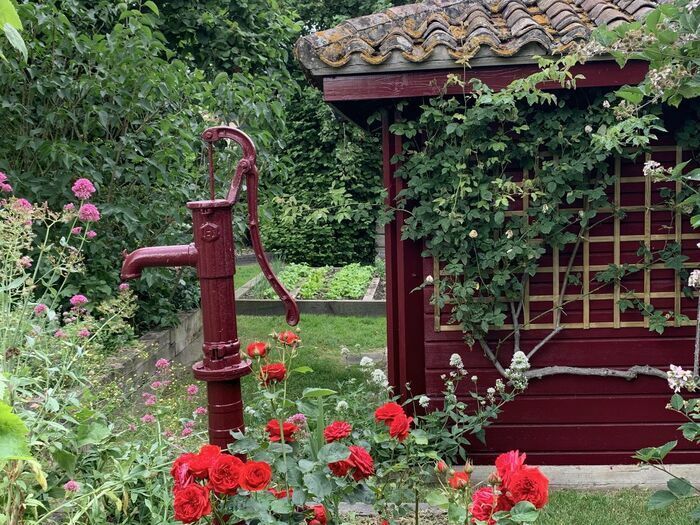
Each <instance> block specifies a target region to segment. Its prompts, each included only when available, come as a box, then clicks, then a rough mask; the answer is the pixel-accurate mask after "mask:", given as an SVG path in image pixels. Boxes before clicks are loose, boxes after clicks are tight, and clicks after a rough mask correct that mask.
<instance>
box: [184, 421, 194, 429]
mask: <svg viewBox="0 0 700 525" xmlns="http://www.w3.org/2000/svg"><path fill="white" fill-rule="evenodd" d="M194 426H195V422H194V421H185V424H184V427H185V428H194Z"/></svg>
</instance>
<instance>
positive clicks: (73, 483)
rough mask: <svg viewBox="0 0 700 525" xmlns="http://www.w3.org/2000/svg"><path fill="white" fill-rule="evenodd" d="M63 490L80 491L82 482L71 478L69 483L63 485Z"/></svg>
mask: <svg viewBox="0 0 700 525" xmlns="http://www.w3.org/2000/svg"><path fill="white" fill-rule="evenodd" d="M63 490H65V491H66V492H79V491H80V483H78V482H77V481H75V480H73V479H71V480H70V481H68V482H67V483H65V484H64V485H63Z"/></svg>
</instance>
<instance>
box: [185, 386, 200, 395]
mask: <svg viewBox="0 0 700 525" xmlns="http://www.w3.org/2000/svg"><path fill="white" fill-rule="evenodd" d="M198 393H199V387H198V386H197V385H188V386H187V395H188V396H190V397H192V396H196V395H197V394H198Z"/></svg>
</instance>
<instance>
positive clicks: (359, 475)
mask: <svg viewBox="0 0 700 525" xmlns="http://www.w3.org/2000/svg"><path fill="white" fill-rule="evenodd" d="M349 448H350V457H349V458H348V459H347V461H348V462H349V463H350V464H351V465H352V466H353V467H354V470H353V471H352V479H354V480H355V481H361V480H363V479H366V478H368V477H370V476H371V475H372V474H374V460H373V459H372V456H370V455H369V453H368V452H367V451H366V450H365V449H364V448H362V447H358V446H356V445H352V446H351V447H349Z"/></svg>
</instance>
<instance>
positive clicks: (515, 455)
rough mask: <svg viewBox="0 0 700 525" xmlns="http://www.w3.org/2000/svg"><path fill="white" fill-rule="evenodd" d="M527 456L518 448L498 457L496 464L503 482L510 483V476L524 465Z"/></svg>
mask: <svg viewBox="0 0 700 525" xmlns="http://www.w3.org/2000/svg"><path fill="white" fill-rule="evenodd" d="M526 457H527V455H526V454H520V451H518V450H511V451H510V452H506V453H505V454H501V455H500V456H498V457H497V458H496V462H495V465H496V470H497V471H498V477H499V478H501V483H503V484H504V485H507V484H508V482H509V481H510V477H511V476H512V475H513V474H514V473H515V472H517V471H518V470H520V469H521V468H522V467H523V465H524V464H525V458H526Z"/></svg>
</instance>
